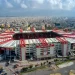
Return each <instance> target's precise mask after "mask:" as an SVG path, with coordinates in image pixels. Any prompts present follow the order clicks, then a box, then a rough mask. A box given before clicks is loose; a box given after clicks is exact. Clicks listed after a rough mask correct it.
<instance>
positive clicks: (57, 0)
mask: <svg viewBox="0 0 75 75" xmlns="http://www.w3.org/2000/svg"><path fill="white" fill-rule="evenodd" d="M74 12H75V0H0V16H36V15H38V16H41V15H42V16H46V15H47V16H53V15H54V16H74Z"/></svg>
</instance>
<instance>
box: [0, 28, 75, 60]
mask: <svg viewBox="0 0 75 75" xmlns="http://www.w3.org/2000/svg"><path fill="white" fill-rule="evenodd" d="M68 55H70V56H75V33H74V32H64V31H60V30H31V31H23V30H22V29H21V30H20V31H9V32H4V33H1V34H0V58H2V59H4V60H5V59H6V60H12V59H14V58H15V59H19V60H22V61H23V60H27V59H34V60H37V59H39V60H40V59H49V58H54V57H67V56H68Z"/></svg>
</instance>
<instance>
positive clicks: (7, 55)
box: [0, 47, 16, 61]
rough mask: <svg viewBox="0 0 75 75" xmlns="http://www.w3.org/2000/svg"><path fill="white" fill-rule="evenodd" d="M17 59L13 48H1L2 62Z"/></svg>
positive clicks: (0, 57)
mask: <svg viewBox="0 0 75 75" xmlns="http://www.w3.org/2000/svg"><path fill="white" fill-rule="evenodd" d="M15 57H16V54H15V50H14V49H13V48H2V47H1V48H0V60H1V61H4V60H6V61H14V59H15Z"/></svg>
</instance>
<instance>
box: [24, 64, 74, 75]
mask: <svg viewBox="0 0 75 75" xmlns="http://www.w3.org/2000/svg"><path fill="white" fill-rule="evenodd" d="M72 69H74V70H75V63H74V64H73V65H71V66H68V67H65V68H61V69H57V70H54V71H51V70H49V69H48V70H38V71H35V72H30V73H26V74H23V75H50V73H58V72H59V73H61V74H62V75H69V71H70V70H72Z"/></svg>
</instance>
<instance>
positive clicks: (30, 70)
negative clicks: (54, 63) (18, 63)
mask: <svg viewBox="0 0 75 75" xmlns="http://www.w3.org/2000/svg"><path fill="white" fill-rule="evenodd" d="M44 68H46V66H40V67H35V68H31V69H28V70H27V71H25V72H21V75H22V74H23V73H28V72H33V71H36V70H38V69H44Z"/></svg>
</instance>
